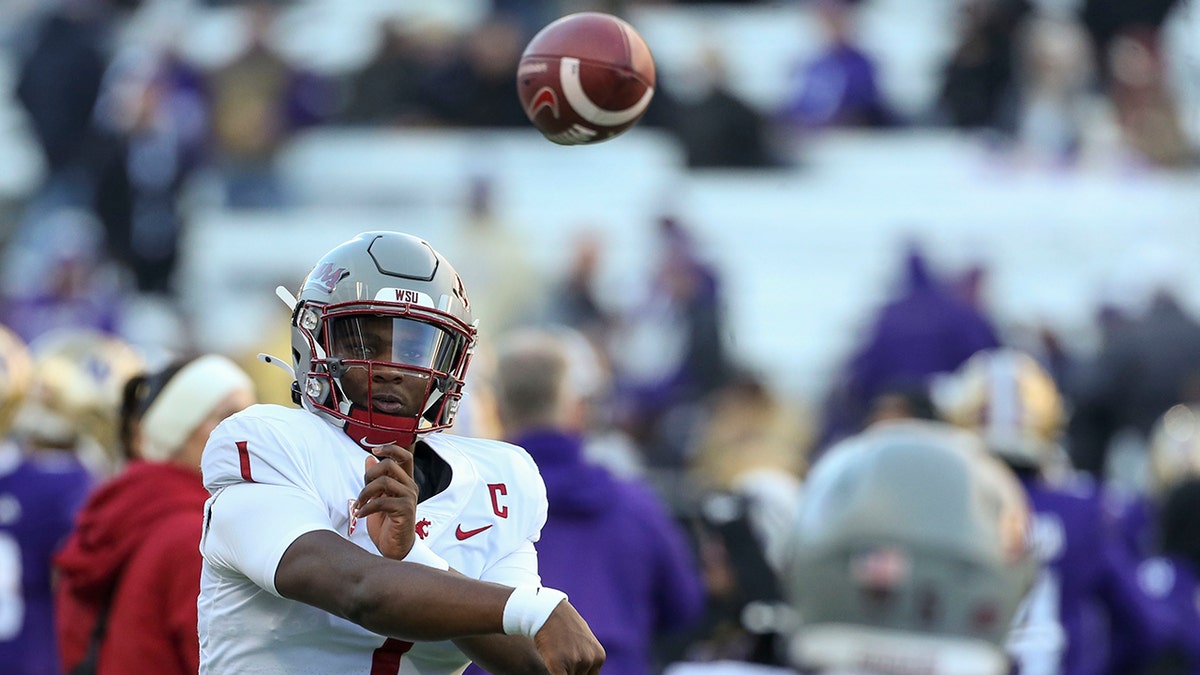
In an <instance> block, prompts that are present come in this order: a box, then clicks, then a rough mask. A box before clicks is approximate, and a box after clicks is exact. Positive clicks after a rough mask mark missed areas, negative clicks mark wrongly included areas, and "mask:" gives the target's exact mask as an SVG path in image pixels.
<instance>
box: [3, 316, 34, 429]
mask: <svg viewBox="0 0 1200 675" xmlns="http://www.w3.org/2000/svg"><path fill="white" fill-rule="evenodd" d="M32 379H33V360H32V358H31V357H30V356H29V350H28V349H27V348H26V347H25V342H24V341H23V340H21V338H20V337H18V336H17V334H16V333H14V332H12V331H11V330H9V329H7V328H5V327H4V326H2V325H0V439H3V438H4V437H6V436H8V432H9V431H10V430H11V429H12V423H13V418H14V417H15V416H16V414H17V408H18V407H19V406H20V405H21V401H23V400H24V399H25V395H26V392H28V391H29V384H30V381H31V380H32Z"/></svg>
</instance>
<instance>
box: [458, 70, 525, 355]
mask: <svg viewBox="0 0 1200 675" xmlns="http://www.w3.org/2000/svg"><path fill="white" fill-rule="evenodd" d="M514 86H515V85H514ZM464 203H465V207H466V213H465V214H464V215H463V217H462V222H461V223H460V226H459V231H458V236H457V237H456V239H455V241H456V243H457V246H456V247H455V249H454V259H455V260H456V261H458V263H459V264H458V267H457V268H456V269H461V270H463V271H462V272H460V273H459V274H461V275H462V282H463V285H465V286H466V287H467V289H468V292H470V294H471V299H472V301H473V302H472V307H471V311H472V315H473V316H474V317H475V318H476V319H477V320H478V321H479V334H480V336H482V337H483V339H484V340H485V341H486V340H490V339H492V338H494V337H495V336H497V335H500V334H501V333H503V332H504V331H506V330H508V329H510V328H513V327H514V326H517V325H521V324H525V323H528V322H529V321H532V320H534V319H535V318H538V317H539V316H540V315H541V314H542V312H543V309H544V306H545V303H546V302H547V298H546V297H545V290H544V288H545V287H544V285H543V284H542V283H541V279H540V278H539V276H538V274H537V271H536V270H537V268H536V267H535V266H534V265H533V263H532V262H531V261H530V250H529V243H528V239H527V238H525V237H523V236H521V235H520V234H519V233H518V232H516V231H515V230H514V229H513V228H512V227H511V226H510V225H509V224H508V223H507V222H505V220H504V217H503V214H502V213H500V211H499V209H498V206H497V204H496V185H495V179H493V178H492V177H491V176H486V175H474V176H471V177H470V178H469V179H468V183H467V195H466V199H465V200H464Z"/></svg>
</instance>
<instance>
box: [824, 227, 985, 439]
mask: <svg viewBox="0 0 1200 675" xmlns="http://www.w3.org/2000/svg"><path fill="white" fill-rule="evenodd" d="M903 261H904V267H903V273H902V276H901V278H900V280H899V281H900V283H899V285H898V287H897V288H896V290H895V292H894V295H893V297H892V298H890V299H889V300H888V301H887V302H886V303H885V304H884V305H883V306H882V307H880V308H879V310H878V311H877V312H876V314H875V316H874V317H873V318H872V319H871V320H870V324H869V326H868V327H867V329H866V330H865V331H864V333H865V339H864V340H863V342H862V344H860V345H859V346H857V347H856V348H855V350H854V352H853V353H852V354H851V356H850V360H849V362H848V363H847V364H846V366H844V368H843V371H842V372H841V374H840V375H839V376H838V378H837V379H836V380H835V382H834V385H833V387H832V389H831V391H830V392H829V394H828V396H827V400H826V402H825V405H824V410H823V419H822V420H821V429H820V432H819V437H818V440H817V444H816V448H815V449H816V451H818V452H820V451H821V450H823V449H824V448H825V447H827V446H828V445H830V444H831V443H832V442H834V441H836V440H838V439H839V438H841V437H843V436H846V435H849V434H853V433H856V432H857V431H859V430H861V429H862V427H863V424H864V423H865V421H866V419H867V415H868V414H869V412H870V406H871V405H872V404H873V403H875V402H876V401H877V400H878V399H879V397H880V396H881V395H882V394H883V393H885V392H891V391H903V390H908V389H914V388H915V389H917V390H919V389H921V388H924V387H926V386H928V384H929V381H930V379H931V378H932V376H934V375H936V374H938V373H946V372H950V371H953V370H954V369H955V368H957V367H958V366H960V365H961V364H962V363H963V362H964V361H966V360H967V359H968V358H970V356H971V355H972V354H974V353H975V352H977V351H979V350H981V349H989V348H992V347H996V346H998V345H999V344H1000V341H999V337H998V336H997V333H996V329H995V328H994V326H993V323H992V320H991V319H990V317H989V316H988V315H987V314H986V313H985V312H984V311H983V310H982V309H981V308H980V307H979V306H978V305H977V304H975V303H972V302H968V301H966V300H964V299H963V298H962V296H961V294H960V293H959V292H958V291H957V290H956V289H955V288H954V287H952V286H951V285H950V284H947V283H946V282H944V281H943V280H941V279H939V278H938V277H937V275H936V274H935V273H934V271H933V270H931V269H930V263H929V260H928V258H927V256H926V254H925V252H924V250H923V249H922V247H921V246H920V245H919V244H917V243H915V242H913V243H910V244H908V246H907V248H906V250H905V252H904V258H903Z"/></svg>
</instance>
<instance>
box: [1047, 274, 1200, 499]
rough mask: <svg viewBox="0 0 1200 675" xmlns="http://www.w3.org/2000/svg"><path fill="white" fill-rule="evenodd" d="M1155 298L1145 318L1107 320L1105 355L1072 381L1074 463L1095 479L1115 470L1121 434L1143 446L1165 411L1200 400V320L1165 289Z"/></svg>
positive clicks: (1069, 391)
mask: <svg viewBox="0 0 1200 675" xmlns="http://www.w3.org/2000/svg"><path fill="white" fill-rule="evenodd" d="M1153 293H1154V295H1153V299H1152V300H1151V302H1150V306H1149V309H1148V310H1146V311H1145V313H1144V314H1142V315H1140V316H1137V315H1135V316H1129V317H1127V318H1125V319H1124V320H1122V321H1119V322H1110V323H1109V325H1110V331H1109V334H1108V336H1107V339H1106V340H1105V342H1104V343H1103V344H1102V346H1101V349H1100V352H1099V353H1098V354H1097V355H1096V357H1095V358H1094V359H1092V360H1091V361H1090V362H1088V363H1083V364H1080V366H1079V368H1078V369H1077V371H1076V372H1075V373H1074V374H1073V375H1071V376H1070V378H1069V379H1068V382H1067V394H1068V397H1069V398H1070V399H1071V400H1072V401H1073V403H1074V413H1073V415H1072V418H1071V423H1070V427H1069V429H1068V434H1069V443H1068V447H1069V449H1070V451H1071V459H1072V461H1073V462H1074V464H1075V466H1076V467H1077V468H1079V469H1080V470H1083V471H1088V472H1090V473H1092V474H1093V475H1095V476H1096V477H1098V478H1099V477H1104V476H1105V472H1106V470H1108V469H1111V468H1112V467H1109V466H1108V465H1109V453H1110V447H1111V446H1112V444H1113V441H1114V439H1115V438H1117V436H1118V434H1119V433H1120V432H1122V431H1123V430H1128V431H1130V432H1132V433H1133V434H1134V435H1135V436H1136V438H1137V439H1139V441H1140V443H1141V444H1143V445H1144V443H1145V441H1146V439H1147V437H1148V436H1149V434H1150V431H1151V429H1152V427H1153V425H1154V423H1155V422H1156V421H1157V420H1158V418H1159V416H1161V415H1162V414H1163V413H1164V412H1166V411H1167V409H1168V408H1170V407H1171V406H1172V405H1174V404H1176V403H1179V402H1186V401H1200V322H1198V321H1197V320H1196V318H1195V317H1193V316H1191V315H1190V314H1189V313H1188V312H1187V311H1186V310H1185V309H1184V308H1183V306H1182V305H1181V304H1180V302H1179V299H1178V298H1177V297H1176V295H1175V293H1174V291H1171V290H1170V289H1169V288H1168V287H1166V286H1159V287H1157V288H1156V289H1155V290H1154V292H1153Z"/></svg>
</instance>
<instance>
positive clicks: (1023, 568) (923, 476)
mask: <svg viewBox="0 0 1200 675" xmlns="http://www.w3.org/2000/svg"><path fill="white" fill-rule="evenodd" d="M1028 524H1029V508H1028V503H1027V501H1026V499H1025V497H1024V495H1023V494H1022V492H1021V488H1020V486H1019V485H1018V483H1017V481H1016V480H1015V479H1014V477H1013V475H1012V473H1011V472H1010V471H1008V470H1007V469H1006V468H1005V467H1004V466H1003V465H1002V464H1000V463H999V462H997V461H996V460H995V459H993V458H992V457H990V456H989V455H988V453H987V452H986V451H985V450H984V449H983V448H982V447H981V446H980V444H979V442H978V439H977V438H975V437H974V436H972V435H970V434H967V433H965V432H963V431H961V430H958V429H955V428H953V427H951V426H949V425H947V424H943V423H940V422H933V421H920V420H897V421H887V422H879V423H877V424H875V425H873V426H872V427H870V428H869V429H868V430H867V431H864V432H862V433H860V434H858V435H856V436H852V437H849V438H848V439H845V440H843V441H841V442H839V443H838V444H836V445H835V446H833V447H832V448H831V449H830V450H829V451H828V452H826V453H825V454H823V455H822V456H821V458H820V460H818V461H817V462H816V463H815V464H814V465H813V468H812V471H811V472H810V473H809V476H808V478H807V480H806V488H805V493H804V496H803V499H802V502H801V507H800V510H799V516H798V518H797V519H796V521H795V524H794V525H793V528H792V532H791V540H790V543H789V555H788V562H787V564H786V567H785V573H784V580H785V586H786V589H787V592H788V595H789V596H790V597H791V598H792V603H793V606H794V607H795V609H796V611H797V614H798V615H799V617H800V620H801V621H800V624H799V629H798V630H797V631H796V634H795V637H794V638H793V640H792V645H791V649H790V654H791V657H792V661H793V662H794V663H795V664H797V666H798V667H799V668H800V669H801V670H802V672H806V673H807V672H814V671H815V672H821V673H856V674H867V673H870V674H880V675H883V674H906V673H928V674H930V675H946V674H950V673H954V674H955V675H1006V674H1007V673H1009V672H1010V663H1009V658H1008V656H1007V655H1006V654H1005V650H1004V642H1005V639H1006V636H1007V634H1008V629H1009V625H1010V621H1011V619H1012V617H1013V616H1014V615H1015V613H1016V611H1017V608H1018V607H1019V605H1020V603H1021V602H1022V598H1023V597H1024V596H1025V594H1026V592H1027V591H1028V590H1029V588H1030V585H1031V583H1032V581H1033V578H1034V573H1035V570H1036V562H1035V560H1034V559H1033V555H1032V551H1031V550H1030V548H1029V544H1028V539H1027V533H1028V529H1027V528H1028Z"/></svg>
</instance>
